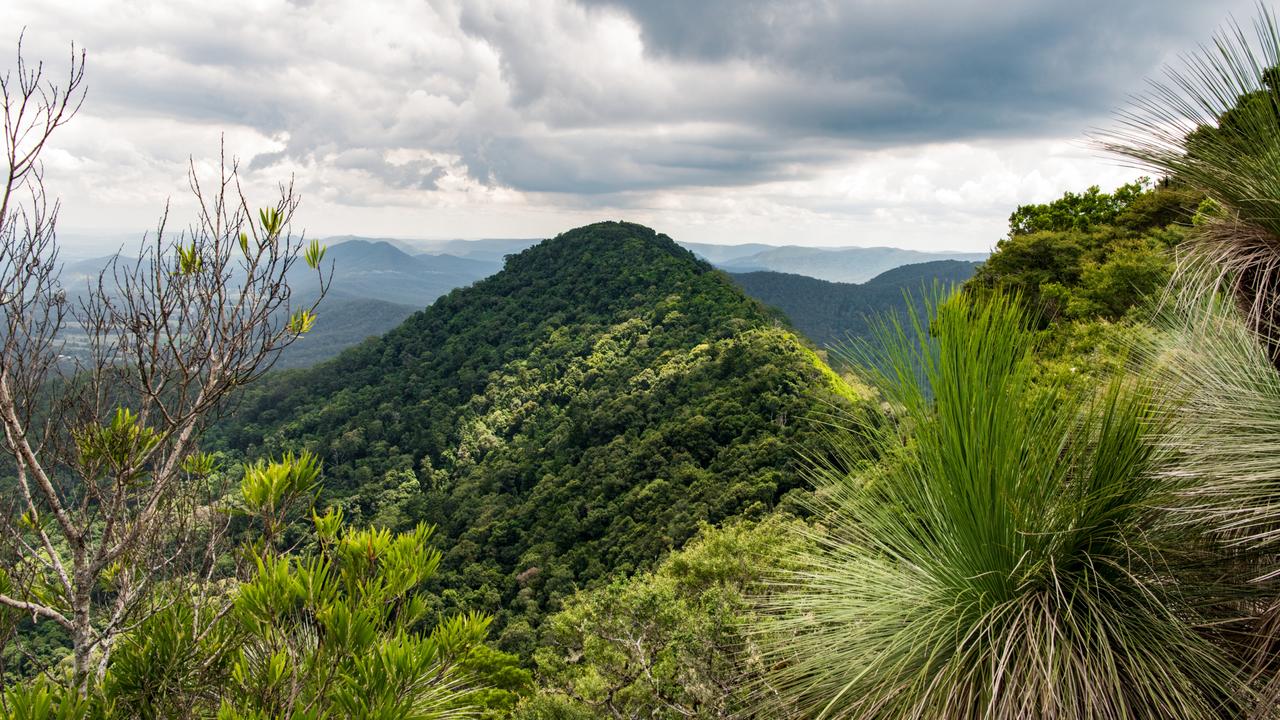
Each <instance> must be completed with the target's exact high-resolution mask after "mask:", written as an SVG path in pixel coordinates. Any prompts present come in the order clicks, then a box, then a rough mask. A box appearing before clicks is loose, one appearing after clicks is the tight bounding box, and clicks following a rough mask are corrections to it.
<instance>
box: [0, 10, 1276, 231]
mask: <svg viewBox="0 0 1280 720" xmlns="http://www.w3.org/2000/svg"><path fill="white" fill-rule="evenodd" d="M1232 12H1234V13H1235V14H1236V16H1237V18H1239V19H1241V20H1245V21H1248V20H1250V19H1251V18H1252V16H1253V14H1254V3H1253V2H1252V0H1238V1H1237V0H1218V1H1201V0H1125V1H1124V2H1116V1H1115V0H1074V1H1073V2H1065V1H1062V0H1043V1H1040V2H1025V1H1019V0H1004V1H1001V2H997V1H994V0H989V1H986V2H981V1H977V0H945V1H944V0H937V1H930V2H916V1H911V0H847V1H841V0H785V1H784V0H589V1H586V0H584V1H579V2H573V1H571V0H458V1H453V0H439V1H437V0H429V1H428V0H377V1H372V0H364V1H361V0H293V1H288V0H217V1H216V2H212V1H210V0H198V1H196V2H188V1H186V0H163V1H161V0H156V1H154V2H148V1H144V0H120V1H118V2H107V1H103V0H6V1H5V2H0V28H8V29H10V30H9V34H10V37H8V38H0V40H2V41H3V43H4V45H2V46H0V48H7V49H6V50H4V52H5V55H7V57H2V58H0V67H9V66H11V65H12V64H13V63H12V50H13V48H14V46H15V42H16V33H17V29H18V28H20V27H22V26H25V27H26V28H27V30H26V54H27V56H28V58H29V59H37V58H41V59H45V60H46V61H47V62H49V63H50V64H51V66H52V67H53V68H54V69H58V70H60V69H62V68H64V67H65V62H66V56H67V49H68V47H69V44H70V43H71V42H72V41H74V42H76V43H77V44H78V45H79V46H83V47H84V48H85V49H87V51H88V71H87V84H88V87H89V95H88V100H87V102H86V104H85V106H84V109H83V111H82V113H81V115H80V116H79V117H77V118H76V120H75V121H74V122H73V123H72V125H70V126H68V127H66V128H65V129H64V130H63V131H62V134H61V135H60V136H58V137H57V139H56V142H55V144H54V145H53V147H52V148H50V149H49V151H48V153H47V155H46V165H47V178H48V184H49V185H50V187H51V188H52V189H53V190H54V191H55V192H57V193H58V194H59V195H60V196H61V197H62V198H63V204H64V207H63V215H62V228H63V230H64V231H65V232H68V233H71V232H78V233H86V232H87V233H100V234H118V233H126V232H136V231H141V230H142V229H144V228H146V227H149V226H150V225H152V224H153V223H154V220H155V218H156V217H157V215H158V213H159V210H160V209H161V207H162V206H163V203H164V201H165V199H166V198H168V197H172V198H173V201H174V207H175V212H176V213H177V214H179V215H180V214H181V212H182V211H183V209H184V208H185V205H184V200H185V192H186V191H185V186H186V185H185V175H184V174H185V169H186V163H187V159H188V157H194V158H195V159H196V161H197V163H198V164H199V165H200V166H201V167H202V168H204V169H208V162H209V161H210V160H212V159H213V158H214V157H215V156H216V153H217V150H218V137H219V135H220V134H225V137H226V142H227V147H228V150H229V151H231V152H234V153H235V154H236V155H238V156H239V157H240V158H241V159H242V161H243V163H244V165H245V166H246V167H247V168H248V171H247V173H246V174H247V178H248V180H249V181H250V184H251V186H252V187H253V188H254V190H255V192H257V193H260V197H263V198H264V201H265V200H267V199H270V191H271V188H272V187H273V185H274V183H275V182H277V181H279V180H281V179H286V178H288V177H289V176H290V174H292V175H294V176H295V177H296V182H297V186H298V187H299V189H300V190H301V193H302V196H303V205H302V208H301V211H300V216H299V219H300V224H301V225H302V226H304V227H305V228H306V230H307V231H308V234H311V235H321V236H324V235H334V234H345V233H351V234H359V235H367V236H389V237H406V238H414V237H417V238H445V237H540V236H549V235H553V234H555V233H557V232H560V231H563V230H566V229H568V228H571V227H574V226H577V225H581V224H584V223H587V222H592V221H595V220H602V219H627V220H634V221H637V222H642V223H645V224H647V225H650V226H652V227H654V228H656V229H658V230H660V231H663V232H666V233H668V234H670V235H672V236H673V237H675V238H676V239H678V240H686V241H693V242H725V243H727V242H765V243H771V244H805V245H893V246H899V247H910V248H918V249H957V250H985V249H988V248H989V247H990V246H991V245H993V244H994V243H995V241H996V240H998V239H999V237H1000V236H1001V234H1002V232H1003V229H1004V227H1005V222H1006V219H1007V217H1008V215H1009V213H1010V211H1011V210H1012V209H1013V207H1014V206H1016V205H1017V204H1019V203H1024V202H1031V201H1043V200H1047V199H1049V198H1052V197H1055V196H1057V195H1060V194H1061V193H1062V192H1063V191H1065V190H1069V189H1082V188H1084V187H1086V186H1088V185H1090V184H1094V183H1097V184H1100V185H1103V186H1104V187H1114V186H1116V185H1118V184H1119V183H1121V182H1124V181H1126V180H1128V179H1132V178H1133V177H1135V176H1136V175H1137V174H1138V173H1136V172H1135V171H1133V170H1130V169H1127V168H1124V167H1121V166H1119V165H1118V164H1117V163H1116V162H1115V161H1114V160H1111V159H1109V158H1105V157H1103V156H1101V155H1099V154H1098V153H1097V152H1096V151H1094V150H1092V149H1091V148H1090V147H1089V146H1088V145H1087V144H1086V143H1085V141H1084V134H1085V133H1086V132H1087V131H1088V130H1090V129H1091V128H1097V127H1105V126H1107V125H1108V124H1109V123H1110V122H1111V120H1110V117H1111V113H1112V112H1113V111H1114V110H1115V109H1116V108H1117V107H1120V106H1122V105H1123V103H1124V102H1125V98H1126V96H1127V95H1128V94H1130V93H1135V92H1140V91H1141V90H1142V89H1143V87H1144V79H1145V78H1147V77H1152V76H1155V75H1156V74H1158V72H1159V69H1160V66H1161V65H1162V64H1163V63H1165V62H1171V61H1174V60H1175V59H1176V56H1177V55H1178V54H1179V53H1182V52H1186V51H1188V50H1191V49H1193V48H1194V47H1195V46H1196V45H1197V44H1199V43H1201V42H1204V41H1207V40H1208V39H1209V38H1210V36H1211V35H1212V33H1213V31H1214V30H1215V29H1216V28H1217V26H1218V25H1220V24H1221V23H1222V22H1223V21H1224V20H1225V19H1226V18H1227V16H1228V14H1229V13H1232Z"/></svg>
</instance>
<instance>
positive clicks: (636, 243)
mask: <svg viewBox="0 0 1280 720" xmlns="http://www.w3.org/2000/svg"><path fill="white" fill-rule="evenodd" d="M251 393H252V394H251V395H249V396H247V397H246V400H245V402H244V403H242V404H241V408H240V410H239V411H238V413H237V415H236V416H235V417H234V418H233V419H231V420H229V421H228V422H227V423H225V424H224V425H223V426H221V427H220V428H218V429H216V431H215V432H213V433H212V435H213V436H214V437H215V438H216V439H217V441H218V442H219V443H220V444H221V446H222V447H224V448H226V449H228V450H230V451H232V452H237V453H244V455H245V456H246V457H247V458H255V457H261V456H264V455H267V454H271V453H273V452H274V453H278V452H280V451H283V450H285V449H294V450H303V449H306V450H311V451H313V452H316V453H317V454H319V455H320V456H321V458H322V459H323V460H324V462H325V466H326V476H327V477H328V481H327V487H328V493H329V496H328V501H329V502H332V503H334V504H337V505H339V506H340V507H343V508H344V510H345V511H346V512H347V513H348V516H349V518H350V519H351V520H352V521H353V522H373V523H375V524H380V525H384V526H388V527H391V528H393V529H395V528H403V527H407V526H408V525H410V524H411V523H414V522H417V521H426V522H430V523H432V524H435V525H437V526H438V527H439V528H440V529H439V532H440V534H441V535H440V536H441V537H442V538H443V540H442V542H443V547H442V549H444V550H445V562H444V569H443V572H442V574H441V587H440V589H441V590H442V592H443V593H444V594H443V597H444V603H445V606H446V607H447V608H457V609H463V608H466V609H469V610H488V611H492V612H495V613H497V614H498V615H499V624H500V626H501V627H502V628H503V629H502V632H501V635H500V636H499V637H500V641H501V644H502V646H503V647H505V648H507V649H510V650H513V651H517V652H520V653H522V654H525V655H527V654H528V653H529V652H531V649H532V645H531V643H532V642H533V640H532V638H533V636H534V634H535V633H534V632H533V628H536V627H537V625H538V624H539V623H540V622H541V619H542V618H543V617H545V614H546V613H547V612H549V611H551V610H554V609H555V608H556V607H558V605H559V602H560V600H561V599H563V598H564V597H567V596H568V595H569V594H571V593H572V592H573V591H574V590H575V589H576V588H578V587H582V586H586V585H591V584H592V583H595V582H597V581H600V580H603V579H604V578H606V577H610V576H612V575H613V574H614V573H617V572H629V571H631V570H634V569H636V568H639V567H646V566H648V565H649V564H651V563H652V562H655V561H656V560H658V559H659V558H660V557H661V556H662V555H664V554H665V553H666V552H668V551H669V550H671V549H672V548H675V547H680V546H681V545H682V544H683V543H684V541H685V540H687V539H688V538H690V537H692V536H693V535H694V534H696V532H697V531H698V528H699V527H700V526H701V524H702V523H706V522H710V523H718V522H721V521H723V520H726V519H728V518H732V517H739V516H743V515H747V516H753V517H759V516H761V515H762V514H763V513H766V512H768V511H769V510H770V509H772V508H774V507H776V506H777V505H778V504H779V503H780V502H783V501H784V498H785V496H786V495H787V493H789V492H793V491H797V490H799V489H800V488H802V487H803V485H804V483H803V480H802V479H801V478H800V477H799V475H798V474H797V473H796V471H795V469H794V468H793V466H792V462H793V455H792V452H793V448H794V447H796V446H799V447H803V446H805V445H806V444H807V443H808V442H809V441H810V440H812V439H813V438H814V437H816V433H817V432H818V430H817V427H816V424H815V425H812V426H811V425H810V424H807V423H803V422H801V418H803V417H805V416H807V415H809V414H810V413H813V412H817V411H820V409H821V408H825V407H830V403H833V402H834V403H838V404H844V405H847V404H852V403H857V402H860V397H861V396H860V395H859V394H858V391H857V390H855V389H854V388H853V387H852V386H850V385H848V384H847V383H845V382H844V381H843V380H842V379H841V378H840V377H838V376H837V375H836V374H835V373H833V372H832V371H831V370H830V369H829V368H828V367H827V366H826V365H825V364H824V363H823V362H822V361H821V360H820V359H819V358H818V356H817V355H816V354H815V352H814V351H813V350H812V349H810V348H809V347H808V345H807V344H806V343H805V342H803V341H802V340H800V339H799V338H798V337H797V336H795V335H794V334H792V333H791V332H790V331H789V330H787V329H786V328H784V327H781V326H779V324H778V321H777V316H776V314H775V313H774V312H773V311H771V310H769V309H767V308H765V307H764V306H763V305H761V304H760V303H759V302H757V301H755V300H753V299H751V298H750V297H748V296H747V295H745V294H744V293H743V292H742V291H741V290H740V289H739V288H737V287H736V286H735V285H734V284H733V283H732V282H731V281H730V280H729V278H728V277H727V276H726V275H725V274H724V273H722V272H720V271H718V270H716V269H714V268H713V267H712V266H711V265H710V264H708V263H706V262H705V261H703V260H700V259H698V258H696V257H695V256H694V254H693V253H692V252H690V251H689V250H687V249H684V248H682V247H680V246H679V245H677V244H676V243H675V242H674V241H672V240H671V239H670V238H669V237H667V236H665V235H661V234H659V233H656V232H654V231H653V230H650V229H649V228H645V227H643V226H639V225H632V224H624V223H597V224H594V225H589V226H586V227H583V228H577V229H575V230H572V231H569V232H567V233H562V234H560V235H558V236H557V237H555V238H552V239H550V240H547V241H544V242H543V243H540V244H539V245H537V246H534V247H532V248H529V249H527V250H525V251H523V252H521V253H518V254H515V255H512V256H511V257H510V258H509V259H508V261H507V265H506V267H505V268H504V269H503V271H501V272H499V273H497V274H495V275H494V276H491V277H489V278H486V279H484V280H481V281H480V282H477V283H475V284H474V285H472V286H470V287H467V288H461V289H457V290H454V291H452V292H450V293H449V294H447V295H445V296H444V297H442V298H441V299H440V300H438V301H437V302H436V303H435V304H433V305H432V306H430V307H428V308H426V309H424V310H422V311H419V312H417V313H414V314H413V315H412V316H410V317H409V318H408V319H407V320H406V321H405V322H404V323H403V324H401V325H400V326H399V327H397V328H396V329H394V330H392V331H391V332H389V333H387V334H386V335H384V336H382V337H379V338H376V339H373V340H370V341H367V342H365V343H363V344H361V345H359V346H357V347H355V348H352V349H350V350H348V351H346V352H344V353H343V354H341V355H339V356H338V357H337V358H335V359H333V360H331V361H329V362H327V363H324V364H322V365H320V366H318V367H316V368H313V369H311V370H307V371H294V372H289V373H284V374H281V375H279V376H276V377H275V378H267V379H266V380H264V382H263V384H262V386H261V387H260V388H258V389H256V390H253V391H251Z"/></svg>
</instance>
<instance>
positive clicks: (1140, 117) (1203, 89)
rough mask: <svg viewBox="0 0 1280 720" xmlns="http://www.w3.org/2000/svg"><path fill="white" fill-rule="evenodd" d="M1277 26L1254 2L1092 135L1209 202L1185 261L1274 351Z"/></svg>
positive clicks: (1279, 120) (1279, 163) (1278, 352)
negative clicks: (1254, 15)
mask: <svg viewBox="0 0 1280 720" xmlns="http://www.w3.org/2000/svg"><path fill="white" fill-rule="evenodd" d="M1278 68H1280V31H1278V30H1277V27H1276V20H1275V16H1274V15H1273V13H1272V12H1271V11H1269V10H1267V9H1266V8H1265V7H1263V8H1260V13H1259V17H1258V19H1257V20H1256V21H1255V22H1254V24H1253V32H1252V33H1250V32H1248V31H1246V30H1245V29H1244V28H1243V27H1241V26H1240V25H1239V24H1238V23H1235V22H1232V23H1230V24H1228V25H1227V26H1226V27H1225V28H1224V29H1223V30H1221V31H1220V32H1219V33H1218V34H1217V35H1216V36H1215V37H1214V39H1213V42H1212V44H1210V45H1208V46H1202V47H1201V48H1200V49H1199V51H1198V52H1196V53H1194V54H1191V55H1189V56H1187V57H1185V58H1184V60H1183V66H1182V67H1181V68H1167V69H1166V71H1165V79H1164V80H1162V81H1153V82H1152V83H1151V88H1150V90H1149V92H1147V93H1146V94H1145V95H1142V96H1140V97H1138V98H1136V99H1135V100H1134V102H1133V104H1132V106H1131V107H1130V108H1129V109H1128V110H1127V111H1125V112H1123V113H1121V116H1120V127H1119V128H1118V129H1117V130H1115V131H1114V132H1111V133H1108V134H1104V135H1102V136H1101V137H1100V138H1099V139H1100V141H1101V144H1102V145H1103V146H1104V147H1105V148H1107V149H1109V150H1111V151H1113V152H1115V153H1118V154H1120V155H1121V156H1124V157H1126V158H1128V159H1129V160H1131V161H1133V162H1135V163H1136V164H1137V165H1138V166H1140V167H1142V168H1144V169H1151V170H1155V171H1156V172H1158V173H1161V174H1164V175H1168V176H1169V177H1170V178H1172V179H1173V180H1175V181H1177V182H1180V183H1184V184H1186V185H1189V186H1191V187H1193V188H1196V189H1198V190H1200V191H1202V192H1204V193H1205V194H1206V195H1207V196H1208V197H1209V198H1211V199H1212V200H1214V201H1215V202H1216V203H1217V204H1218V206H1219V207H1218V211H1217V212H1215V213H1213V214H1212V215H1211V216H1209V217H1206V218H1205V222H1203V223H1202V224H1200V226H1199V228H1198V231H1197V232H1195V233H1193V235H1192V242H1191V244H1190V247H1189V249H1190V251H1191V252H1190V253H1189V254H1188V255H1187V257H1186V258H1185V260H1186V262H1185V263H1184V267H1190V268H1192V269H1193V270H1194V271H1196V272H1199V270H1200V269H1201V268H1203V267H1204V266H1205V264H1206V263H1207V264H1208V266H1209V267H1212V268H1214V269H1215V270H1216V277H1215V282H1216V284H1217V285H1218V286H1219V287H1222V288H1224V289H1229V290H1230V291H1231V292H1232V293H1233V294H1234V295H1235V296H1236V298H1237V300H1238V301H1239V302H1240V304H1241V306H1242V307H1243V308H1244V309H1245V311H1246V314H1247V318H1248V320H1249V322H1250V325H1251V327H1252V328H1253V329H1254V330H1255V331H1257V332H1259V333H1260V334H1261V335H1262V336H1263V337H1264V338H1265V339H1266V340H1267V344H1268V346H1269V350H1270V352H1271V356H1272V361H1273V362H1276V361H1278V360H1280V69H1278Z"/></svg>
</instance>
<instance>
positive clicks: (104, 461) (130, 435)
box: [74, 408, 161, 480]
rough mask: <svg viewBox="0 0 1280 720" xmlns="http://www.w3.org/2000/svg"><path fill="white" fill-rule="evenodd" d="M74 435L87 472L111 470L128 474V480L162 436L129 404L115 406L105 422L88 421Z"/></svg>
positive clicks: (118, 474)
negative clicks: (120, 406)
mask: <svg viewBox="0 0 1280 720" xmlns="http://www.w3.org/2000/svg"><path fill="white" fill-rule="evenodd" d="M74 436H75V442H76V450H77V451H78V452H79V453H80V459H81V462H82V463H84V465H85V467H86V468H87V470H88V472H89V474H90V475H94V476H96V475H98V474H99V473H102V472H110V473H113V474H115V475H117V476H121V475H127V476H129V477H128V479H129V480H133V479H136V476H137V474H138V473H139V472H140V471H141V465H142V460H143V458H144V457H145V456H146V455H148V454H149V453H150V452H151V451H152V450H153V449H155V447H156V445H158V444H159V443H160V439H161V438H160V436H159V435H158V434H157V433H156V431H155V430H153V429H151V428H149V427H146V426H144V425H143V424H142V421H141V419H140V418H139V417H138V416H137V414H136V413H134V412H133V411H132V410H129V409H128V408H117V409H116V412H115V415H113V416H112V418H111V422H110V423H108V424H107V425H105V426H101V425H90V426H88V427H86V428H84V429H83V430H80V431H79V432H76V433H74ZM122 479H124V478H122Z"/></svg>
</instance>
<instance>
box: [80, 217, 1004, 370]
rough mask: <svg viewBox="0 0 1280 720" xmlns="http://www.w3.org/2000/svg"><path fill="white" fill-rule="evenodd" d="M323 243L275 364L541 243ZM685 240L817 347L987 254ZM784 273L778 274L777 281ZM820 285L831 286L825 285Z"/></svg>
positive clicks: (379, 322)
mask: <svg viewBox="0 0 1280 720" xmlns="http://www.w3.org/2000/svg"><path fill="white" fill-rule="evenodd" d="M323 242H324V243H325V244H326V245H327V246H328V253H327V255H326V257H325V261H326V263H327V262H329V261H332V262H333V263H334V268H335V270H336V272H335V273H334V279H333V284H332V286H331V287H330V288H329V294H328V296H327V297H326V298H325V300H324V302H323V303H322V304H321V306H320V308H319V314H320V316H321V321H320V322H318V323H317V324H316V327H315V330H313V331H312V332H310V333H308V334H307V336H306V337H304V338H303V339H302V340H300V341H299V342H297V343H295V344H294V345H293V347H291V348H290V349H289V350H288V351H287V352H286V353H285V354H284V356H283V357H282V358H281V360H280V363H279V367H305V366H310V365H313V364H315V363H317V362H319V361H321V360H325V359H328V358H330V357H333V356H334V355H337V354H338V353H339V352H341V351H342V350H343V349H345V348H347V347H350V346H351V345H354V344H356V343H358V342H360V341H361V340H363V339H365V338H367V337H371V336H375V335H381V334H383V333H385V332H387V331H389V330H391V329H392V328H394V327H396V326H397V325H399V324H400V323H401V322H403V321H404V320H405V319H406V318H408V317H409V316H410V315H412V314H413V313H414V312H416V311H418V310H421V309H423V308H425V307H427V306H428V305H430V304H431V303H433V302H435V300H436V299H437V298H439V297H441V296H442V295H445V294H446V293H448V292H450V291H452V290H454V289H455V288H460V287H466V286H468V285H471V284H472V283H474V282H476V281H478V280H480V279H482V278H485V277H489V276H490V275H493V274H494V273H496V272H498V271H499V270H501V269H502V267H503V262H504V258H506V257H507V256H509V255H514V254H517V253H520V252H522V251H524V250H526V249H528V248H530V247H532V246H534V245H536V244H538V243H539V242H540V241H539V240H537V239H532V238H492V239H483V240H397V239H394V238H364V237H356V236H351V235H345V236H337V237H330V238H325V239H324V241H323ZM681 244H682V245H683V246H684V247H685V248H686V249H688V250H690V251H692V252H693V253H694V254H695V255H697V256H699V257H701V258H702V259H704V260H706V261H707V262H710V263H711V264H712V265H714V266H716V267H718V268H720V269H723V270H726V271H728V272H731V273H734V275H735V279H736V280H737V281H738V283H739V285H741V286H742V287H743V288H744V290H745V291H746V292H747V293H748V294H749V295H751V296H753V297H755V298H757V299H759V300H761V301H762V302H764V303H766V304H768V305H774V306H776V307H778V308H780V309H781V310H782V311H783V312H784V313H786V314H787V316H788V317H790V318H791V320H792V321H793V322H794V323H795V326H796V328H797V329H799V330H800V331H801V332H803V333H804V334H806V335H807V336H808V337H809V338H810V339H812V340H813V341H814V342H815V343H818V344H820V345H821V344H825V343H828V342H832V341H835V340H838V339H841V338H843V337H844V336H845V335H846V334H848V333H852V334H854V335H858V334H861V333H862V332H863V324H862V320H860V319H859V318H860V317H861V316H862V315H865V314H868V313H871V314H874V313H875V312H877V311H878V310H879V309H880V308H881V307H883V306H885V305H886V304H888V305H892V304H893V302H894V301H895V300H897V301H900V300H901V296H902V293H901V286H900V285H887V284H886V283H887V282H888V281H886V280H884V279H883V278H884V277H892V276H882V277H877V276H881V274H882V273H885V272H886V271H888V270H892V269H893V268H896V267H900V266H904V265H912V266H915V267H917V270H914V271H908V273H917V274H919V273H923V275H922V276H921V278H920V280H921V282H932V278H933V277H934V276H935V275H937V276H938V277H939V278H940V279H943V280H946V281H949V280H950V279H952V278H953V276H958V275H957V272H960V271H959V270H958V268H968V270H967V274H965V275H964V277H968V275H969V274H972V269H971V268H972V266H973V262H971V261H974V260H982V259H985V257H986V256H985V254H981V253H924V252H916V251H913V250H901V249H897V248H812V247H801V246H785V247H777V246H770V245H762V244H758V243H752V244H739V245H710V244H706V243H681ZM934 261H961V262H957V264H955V265H954V266H950V265H946V264H945V263H944V264H942V265H936V264H935V263H934ZM107 262H108V258H105V257H98V258H91V259H85V260H72V261H69V262H67V264H66V265H65V266H64V268H63V282H64V284H65V285H66V286H67V288H68V290H70V291H71V292H75V291H76V290H77V289H78V288H82V287H83V286H84V283H85V282H86V281H88V280H90V279H91V278H95V277H96V276H97V274H98V272H99V271H100V270H101V269H102V268H103V267H104V266H105V265H106V263H107ZM308 272H309V271H305V269H304V268H301V267H299V269H298V271H297V275H296V276H295V278H293V280H294V283H295V286H296V287H298V288H299V289H300V290H301V291H302V292H304V293H305V292H306V291H307V289H308V288H309V287H310V284H311V283H312V282H313V278H311V277H307V276H306V275H305V274H306V273H308ZM784 273H785V274H786V275H784V276H783V277H773V276H775V275H780V274H784ZM930 273H933V274H930ZM815 278H817V279H819V280H815ZM873 278H876V279H875V280H872V279H873ZM820 280H827V281H831V282H828V283H826V284H821V283H820ZM868 280H872V282H870V283H867V285H866V286H865V287H863V286H857V285H855V286H852V287H849V286H848V285H847V284H848V283H862V282H866V281H868ZM806 281H810V282H806ZM814 283H819V284H816V285H815V284H814ZM877 283H878V284H877ZM828 285H830V286H831V287H827V286H828ZM304 297H305V296H304ZM799 298H804V299H803V300H798V299H799Z"/></svg>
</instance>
